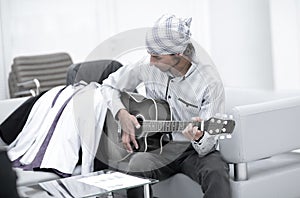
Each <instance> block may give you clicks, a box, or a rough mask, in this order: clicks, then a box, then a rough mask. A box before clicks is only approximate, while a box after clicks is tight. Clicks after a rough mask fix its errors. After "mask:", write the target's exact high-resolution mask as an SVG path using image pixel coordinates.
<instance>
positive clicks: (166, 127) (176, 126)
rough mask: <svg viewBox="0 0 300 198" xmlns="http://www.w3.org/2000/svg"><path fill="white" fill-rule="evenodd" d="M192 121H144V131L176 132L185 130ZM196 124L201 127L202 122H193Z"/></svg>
mask: <svg viewBox="0 0 300 198" xmlns="http://www.w3.org/2000/svg"><path fill="white" fill-rule="evenodd" d="M189 123H191V122H186V121H148V120H147V121H144V122H143V131H144V132H166V133H169V132H174V131H183V130H184V129H185V128H186V127H187V125H188V124H189ZM192 124H193V125H194V126H198V127H199V129H200V128H201V122H192Z"/></svg>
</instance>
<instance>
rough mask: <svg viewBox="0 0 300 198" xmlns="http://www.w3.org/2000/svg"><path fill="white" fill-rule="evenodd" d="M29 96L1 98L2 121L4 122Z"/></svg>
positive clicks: (0, 119) (0, 112)
mask: <svg viewBox="0 0 300 198" xmlns="http://www.w3.org/2000/svg"><path fill="white" fill-rule="evenodd" d="M28 98H29V97H22V98H13V99H6V100H0V109H1V111H0V123H2V122H3V121H4V120H5V119H6V118H7V117H8V116H9V115H10V114H11V113H12V112H13V111H14V110H16V109H17V108H18V107H19V106H20V105H21V104H22V103H23V102H25V101H26V100H27V99H28Z"/></svg>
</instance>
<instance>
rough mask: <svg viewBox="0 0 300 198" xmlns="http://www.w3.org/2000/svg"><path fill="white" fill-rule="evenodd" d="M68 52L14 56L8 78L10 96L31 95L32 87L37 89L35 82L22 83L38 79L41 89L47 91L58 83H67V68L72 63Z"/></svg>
mask: <svg viewBox="0 0 300 198" xmlns="http://www.w3.org/2000/svg"><path fill="white" fill-rule="evenodd" d="M72 63H73V62H72V59H71V57H70V55H69V54H68V53H64V52H62V53H53V54H45V55H34V56H19V57H16V58H14V60H13V64H12V67H11V72H10V74H9V78H8V84H9V91H10V97H11V98H15V97H20V96H24V95H30V94H29V93H30V92H29V91H28V90H30V89H35V88H36V87H35V84H34V83H26V84H23V85H22V86H20V83H24V82H28V81H32V80H33V79H37V80H38V81H39V83H40V91H47V90H49V89H51V88H53V87H55V86H58V85H65V84H66V80H65V79H66V73H67V68H68V67H69V66H70V65H71V64H72Z"/></svg>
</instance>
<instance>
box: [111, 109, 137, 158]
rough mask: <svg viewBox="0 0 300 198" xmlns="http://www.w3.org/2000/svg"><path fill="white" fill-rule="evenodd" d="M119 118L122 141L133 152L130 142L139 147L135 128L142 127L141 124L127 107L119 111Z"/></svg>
mask: <svg viewBox="0 0 300 198" xmlns="http://www.w3.org/2000/svg"><path fill="white" fill-rule="evenodd" d="M117 116H118V119H119V121H120V124H121V128H122V142H123V145H124V148H125V149H126V150H127V151H128V152H133V150H132V148H131V144H130V142H132V143H133V145H134V147H135V148H136V149H138V143H137V141H136V139H135V129H138V128H140V127H141V126H140V124H139V122H138V120H137V119H136V117H135V116H133V115H131V114H130V113H129V112H128V111H127V110H126V109H121V110H120V111H119V112H118V115H117Z"/></svg>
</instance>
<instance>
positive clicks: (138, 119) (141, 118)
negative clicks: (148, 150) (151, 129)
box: [136, 115, 144, 126]
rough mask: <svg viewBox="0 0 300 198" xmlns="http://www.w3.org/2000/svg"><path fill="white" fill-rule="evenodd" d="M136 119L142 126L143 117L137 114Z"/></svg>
mask: <svg viewBox="0 0 300 198" xmlns="http://www.w3.org/2000/svg"><path fill="white" fill-rule="evenodd" d="M136 119H137V121H138V122H139V124H140V125H141V126H142V125H143V121H144V117H143V116H142V115H137V116H136Z"/></svg>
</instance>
